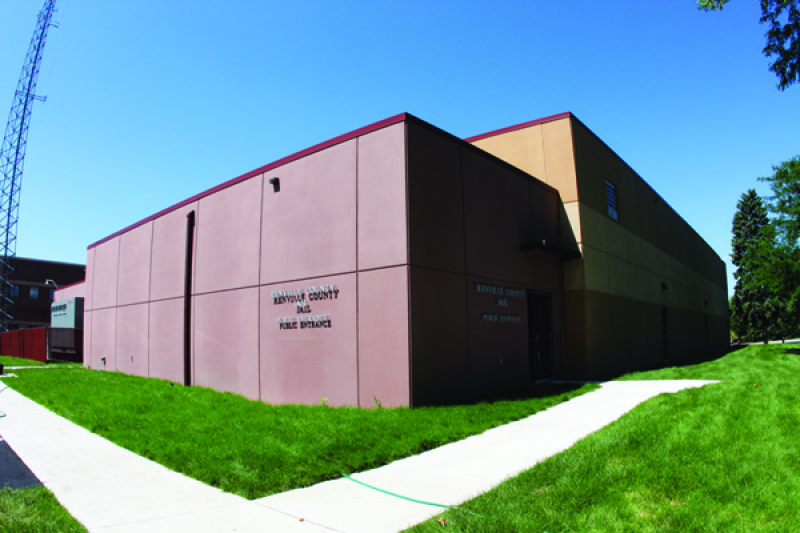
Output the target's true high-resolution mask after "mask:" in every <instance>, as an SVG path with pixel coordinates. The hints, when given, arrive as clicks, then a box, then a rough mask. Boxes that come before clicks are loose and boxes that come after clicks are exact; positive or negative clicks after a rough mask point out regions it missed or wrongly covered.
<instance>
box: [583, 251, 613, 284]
mask: <svg viewBox="0 0 800 533" xmlns="http://www.w3.org/2000/svg"><path fill="white" fill-rule="evenodd" d="M583 261H584V267H583V268H584V279H585V280H586V290H592V291H597V292H608V290H609V289H608V276H609V272H608V257H607V255H606V254H605V253H604V252H601V251H600V250H598V249H596V248H592V247H591V246H584V247H583Z"/></svg>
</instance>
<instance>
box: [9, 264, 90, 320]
mask: <svg viewBox="0 0 800 533" xmlns="http://www.w3.org/2000/svg"><path fill="white" fill-rule="evenodd" d="M8 264H9V265H10V266H11V268H13V269H14V271H13V272H12V273H11V275H10V276H9V280H8V281H9V283H10V284H11V286H12V288H11V299H12V300H13V301H14V305H13V306H12V308H11V313H10V314H11V316H12V317H13V320H11V321H10V322H9V323H8V329H9V330H15V329H24V328H43V327H47V326H49V325H50V304H51V303H52V302H53V299H54V294H55V290H56V289H58V288H59V287H61V286H63V285H69V284H72V283H75V282H78V281H82V280H83V279H84V276H85V266H84V265H78V264H74V263H61V262H57V261H43V260H40V259H26V258H23V257H10V258H9V259H8Z"/></svg>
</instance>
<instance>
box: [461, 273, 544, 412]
mask: <svg viewBox="0 0 800 533" xmlns="http://www.w3.org/2000/svg"><path fill="white" fill-rule="evenodd" d="M478 285H480V286H493V287H497V286H498V284H497V282H494V281H492V280H487V279H481V278H468V281H467V329H468V331H469V379H470V383H469V388H470V396H471V397H472V398H482V397H483V398H485V397H488V396H492V395H496V394H498V393H500V392H502V391H508V390H514V389H518V388H521V387H523V386H525V385H527V384H528V381H529V380H528V372H529V369H528V307H527V304H528V300H527V290H526V287H524V286H521V285H507V284H505V285H501V286H500V287H499V288H503V289H511V290H512V292H511V294H512V295H511V296H509V295H506V294H504V295H502V296H499V295H496V294H493V293H490V292H482V291H480V290H478V287H477V286H478ZM515 291H521V295H516V294H517V293H516V292H515ZM495 317H497V320H495ZM503 317H506V318H505V319H504V318H503Z"/></svg>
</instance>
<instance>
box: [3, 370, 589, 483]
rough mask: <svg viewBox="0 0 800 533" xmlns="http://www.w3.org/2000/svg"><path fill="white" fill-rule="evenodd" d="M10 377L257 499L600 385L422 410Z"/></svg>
mask: <svg viewBox="0 0 800 533" xmlns="http://www.w3.org/2000/svg"><path fill="white" fill-rule="evenodd" d="M16 373H17V374H18V376H19V377H18V378H12V379H7V380H4V381H5V383H6V384H7V385H8V386H10V387H12V388H14V389H16V390H17V391H19V392H21V393H22V394H24V395H26V396H28V397H29V398H31V399H33V400H34V401H36V402H38V403H39V404H41V405H44V406H46V407H48V408H49V409H51V410H53V411H54V412H56V413H58V414H60V415H62V416H64V417H65V418H67V419H69V420H72V421H73V422H76V423H77V424H79V425H81V426H83V427H85V428H87V429H89V430H91V431H93V432H95V433H97V434H99V435H102V436H104V437H106V438H107V439H109V440H111V441H112V442H115V443H117V444H119V445H120V446H123V447H124V448H127V449H129V450H132V451H134V452H136V453H138V454H140V455H142V456H144V457H147V458H150V459H153V460H154V461H156V462H159V463H161V464H163V465H165V466H167V467H169V468H171V469H173V470H176V471H178V472H182V473H184V474H186V475H187V476H190V477H193V478H195V479H198V480H200V481H203V482H205V483H208V484H210V485H213V486H215V487H219V488H221V489H222V490H224V491H227V492H232V493H235V494H239V495H241V496H244V497H246V498H257V497H261V496H266V495H269V494H274V493H278V492H283V491H286V490H290V489H294V488H298V487H304V486H308V485H312V484H315V483H318V482H320V481H323V480H326V479H332V478H337V477H340V476H341V474H342V473H350V472H358V471H363V470H366V469H370V468H374V467H377V466H380V465H384V464H387V463H389V462H391V461H394V460H396V459H399V458H402V457H407V456H410V455H414V454H416V453H419V452H422V451H425V450H428V449H431V448H435V447H437V446H441V445H442V444H445V443H448V442H453V441H456V440H460V439H463V438H465V437H467V436H469V435H473V434H476V433H480V432H482V431H484V430H486V429H488V428H490V427H495V426H497V425H500V424H503V423H506V422H510V421H512V420H518V419H520V418H523V417H525V416H528V415H530V414H532V413H535V412H537V411H540V410H543V409H546V408H547V407H550V406H552V405H555V404H557V403H560V402H562V401H565V400H567V399H569V398H572V397H575V396H577V395H579V394H582V393H584V392H587V391H589V390H593V389H594V388H596V387H597V386H596V385H586V386H583V387H580V388H578V387H576V386H567V385H561V386H555V385H553V386H537V387H536V388H534V389H531V391H528V392H529V393H528V394H527V396H526V397H525V398H523V399H514V400H504V401H496V402H490V403H480V404H474V405H462V406H451V407H431V408H417V409H406V408H397V409H385V408H383V409H359V408H344V407H336V408H334V407H327V406H324V405H317V406H297V405H285V406H270V405H266V404H264V403H262V402H257V401H250V400H247V399H245V398H243V397H241V396H237V395H234V394H226V393H220V392H216V391H213V390H210V389H204V388H200V387H188V388H187V387H183V386H180V385H175V384H173V383H171V382H168V381H162V380H156V379H147V378H141V377H136V376H128V375H125V374H120V373H115V372H101V371H95V370H86V369H83V368H66V369H60V368H52V369H48V370H47V371H42V370H17V371H16Z"/></svg>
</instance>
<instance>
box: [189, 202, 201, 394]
mask: <svg viewBox="0 0 800 533" xmlns="http://www.w3.org/2000/svg"><path fill="white" fill-rule="evenodd" d="M194 213H195V214H194V245H193V247H192V278H191V279H192V291H191V293H190V296H191V302H190V305H191V308H190V310H189V311H190V314H191V320H190V323H189V351H190V353H189V355H190V357H189V361H190V363H191V380H192V383H197V365H196V364H195V363H196V361H195V338H196V331H195V312H194V311H195V309H194V306H195V291H196V290H197V257H198V256H199V255H200V254H199V253H198V250H199V249H200V229H199V228H200V221H201V220H200V219H201V217H200V200H197V202H196V203H195V207H194Z"/></svg>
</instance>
